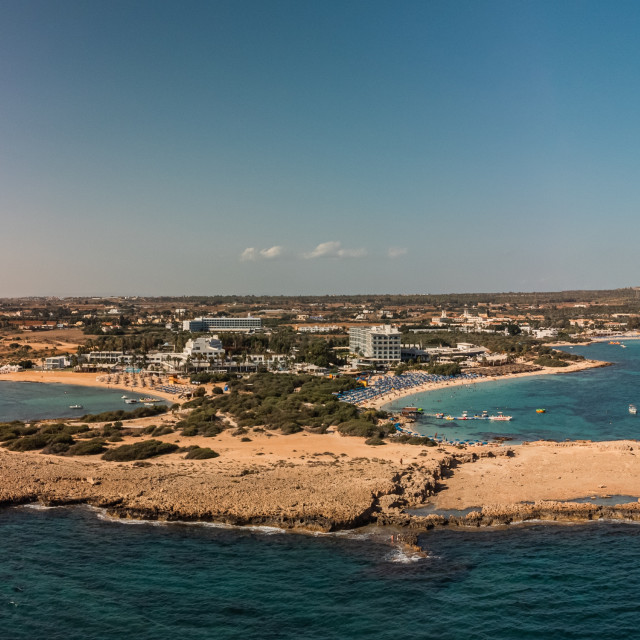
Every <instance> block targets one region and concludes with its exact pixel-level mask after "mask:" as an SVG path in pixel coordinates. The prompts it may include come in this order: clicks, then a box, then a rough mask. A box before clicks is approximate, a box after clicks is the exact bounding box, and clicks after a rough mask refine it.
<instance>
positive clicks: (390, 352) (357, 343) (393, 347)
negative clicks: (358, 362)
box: [349, 324, 401, 362]
mask: <svg viewBox="0 0 640 640" xmlns="http://www.w3.org/2000/svg"><path fill="white" fill-rule="evenodd" d="M400 338H401V334H400V331H398V329H397V328H396V327H393V326H391V325H389V324H383V325H379V326H374V327H351V328H350V329H349V351H351V353H355V354H357V355H359V356H361V357H362V358H364V359H366V360H372V361H374V362H400Z"/></svg>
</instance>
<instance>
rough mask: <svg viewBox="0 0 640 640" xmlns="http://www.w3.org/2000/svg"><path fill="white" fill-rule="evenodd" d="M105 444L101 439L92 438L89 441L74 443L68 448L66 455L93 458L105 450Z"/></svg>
mask: <svg viewBox="0 0 640 640" xmlns="http://www.w3.org/2000/svg"><path fill="white" fill-rule="evenodd" d="M104 444H105V442H104V440H103V439H102V438H92V439H91V440H83V441H81V442H76V444H74V445H73V446H71V447H69V449H68V451H67V454H68V455H70V456H95V455H97V454H98V453H103V452H104V451H105V450H106V447H105V446H104Z"/></svg>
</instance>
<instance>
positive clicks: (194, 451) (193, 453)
mask: <svg viewBox="0 0 640 640" xmlns="http://www.w3.org/2000/svg"><path fill="white" fill-rule="evenodd" d="M219 455H220V454H219V453H217V452H215V451H214V450H213V449H209V447H190V448H189V452H188V453H187V455H186V456H185V460H207V459H209V458H217V457H218V456H219Z"/></svg>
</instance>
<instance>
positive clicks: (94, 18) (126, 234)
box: [0, 0, 640, 296]
mask: <svg viewBox="0 0 640 640" xmlns="http://www.w3.org/2000/svg"><path fill="white" fill-rule="evenodd" d="M638 33H640V4H638V3H637V2H625V1H618V2H615V3H605V2H591V1H588V0H583V1H580V2H571V1H568V0H567V1H563V2H555V1H554V2H544V1H541V0H537V1H535V2H524V1H518V0H509V1H505V2H497V1H496V2H493V1H485V2H483V1H480V0H476V1H473V2H471V1H469V2H467V1H462V0H461V1H453V2H452V1H451V0H446V1H442V2H434V1H428V0H420V1H416V2H414V1H401V0H400V1H398V2H388V1H384V2H382V1H378V0H367V1H364V0H363V1H351V2H349V1H347V2H344V1H340V2H337V1H336V2H332V1H328V0H321V1H320V0H316V1H306V2H305V1H303V0H290V1H281V0H273V1H268V0H259V1H248V0H246V1H243V0H230V1H228V2H227V1H224V2H222V1H218V0H209V1H207V2H189V1H181V2H164V1H162V0H151V1H143V0H138V1H134V2H131V1H130V0H127V1H118V0H115V1H112V0H110V1H109V2H107V1H103V2H97V1H90V0H82V1H79V0H66V1H58V2H51V1H50V0H44V1H34V0H20V2H17V1H15V0H0V86H2V88H3V90H2V99H1V100H0V141H1V144H0V224H1V225H2V240H3V242H2V253H3V274H4V275H3V277H2V278H1V279H0V296H19V295H46V294H51V295H85V294H96V295H104V294H140V295H144V294H156V295H182V294H185V295H188V294H203V295H204V294H217V293H240V294H251V293H253V294H298V293H299V294H305V293H306V294H323V293H329V294H330V293H436V292H451V291H458V292H459V291H514V290H515V291H532V290H558V289H569V288H613V287H621V286H629V285H637V284H638V276H637V271H638V270H637V267H636V265H637V260H636V253H637V249H636V246H637V244H638V241H639V239H640V215H638V213H639V212H640V180H639V179H638V173H639V172H640V157H639V156H640V140H639V138H640V118H639V117H638V114H640V85H638V82H637V78H638V77H640V73H639V72H640V39H639V38H638Z"/></svg>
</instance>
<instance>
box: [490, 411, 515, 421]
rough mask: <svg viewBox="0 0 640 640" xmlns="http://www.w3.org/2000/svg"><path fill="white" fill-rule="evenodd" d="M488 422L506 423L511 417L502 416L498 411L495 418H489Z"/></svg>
mask: <svg viewBox="0 0 640 640" xmlns="http://www.w3.org/2000/svg"><path fill="white" fill-rule="evenodd" d="M489 420H499V421H500V422H508V421H509V420H513V417H512V416H505V415H503V413H502V411H500V412H499V413H498V415H497V416H489Z"/></svg>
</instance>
